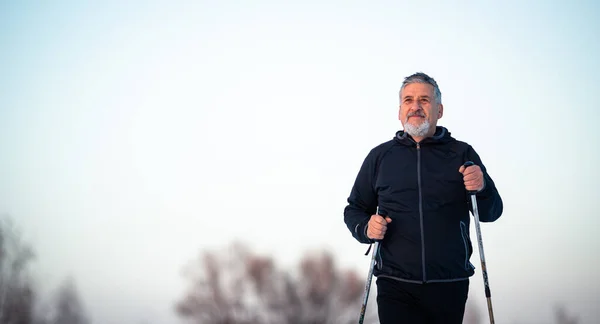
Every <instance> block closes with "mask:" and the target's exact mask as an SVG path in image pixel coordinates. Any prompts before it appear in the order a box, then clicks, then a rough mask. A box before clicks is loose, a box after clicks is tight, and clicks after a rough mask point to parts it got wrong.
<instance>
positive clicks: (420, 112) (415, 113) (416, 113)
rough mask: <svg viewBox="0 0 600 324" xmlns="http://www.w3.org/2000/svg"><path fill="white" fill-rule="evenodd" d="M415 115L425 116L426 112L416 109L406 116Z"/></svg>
mask: <svg viewBox="0 0 600 324" xmlns="http://www.w3.org/2000/svg"><path fill="white" fill-rule="evenodd" d="M413 116H417V117H425V114H424V113H423V112H422V111H414V112H411V113H408V115H407V116H406V118H408V117H413Z"/></svg>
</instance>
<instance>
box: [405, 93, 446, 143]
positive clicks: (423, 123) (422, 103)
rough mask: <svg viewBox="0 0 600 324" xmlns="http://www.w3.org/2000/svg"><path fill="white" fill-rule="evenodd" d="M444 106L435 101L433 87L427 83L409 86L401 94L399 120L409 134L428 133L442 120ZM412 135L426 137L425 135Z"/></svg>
mask: <svg viewBox="0 0 600 324" xmlns="http://www.w3.org/2000/svg"><path fill="white" fill-rule="evenodd" d="M443 108H444V107H443V106H442V105H441V104H438V103H437V102H436V101H435V96H434V92H433V86H432V85H430V84H425V83H411V84H408V85H407V86H406V87H405V88H404V89H403V90H402V93H401V97H400V110H399V112H398V118H399V119H400V122H401V123H402V126H404V129H405V130H407V132H408V133H409V134H411V131H412V130H414V131H413V132H417V133H418V132H421V133H423V132H424V133H428V132H429V130H431V129H432V128H433V129H435V126H436V125H437V120H438V119H439V118H442V115H443ZM421 133H419V134H411V135H413V136H425V134H421Z"/></svg>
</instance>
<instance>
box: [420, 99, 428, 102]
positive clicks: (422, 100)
mask: <svg viewBox="0 0 600 324" xmlns="http://www.w3.org/2000/svg"><path fill="white" fill-rule="evenodd" d="M421 102H429V99H421Z"/></svg>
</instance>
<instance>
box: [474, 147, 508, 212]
mask: <svg viewBox="0 0 600 324" xmlns="http://www.w3.org/2000/svg"><path fill="white" fill-rule="evenodd" d="M467 159H468V160H469V161H473V162H474V163H475V164H476V165H478V166H479V167H480V168H481V171H482V172H483V180H484V185H483V189H481V190H480V191H479V192H477V194H476V197H477V208H478V210H479V220H480V221H481V222H493V221H495V220H497V219H498V218H500V216H501V215H502V210H503V203H502V198H501V197H500V193H499V192H498V189H497V188H496V185H495V184H494V180H492V178H491V177H490V175H489V173H488V172H487V169H486V167H485V166H484V165H483V162H481V158H480V157H479V155H478V154H477V152H475V149H473V147H471V146H469V149H468V150H467ZM468 201H469V209H470V210H471V212H473V206H471V200H470V199H469V200H468Z"/></svg>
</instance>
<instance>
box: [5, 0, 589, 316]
mask: <svg viewBox="0 0 600 324" xmlns="http://www.w3.org/2000/svg"><path fill="white" fill-rule="evenodd" d="M599 14H600V8H599V5H598V4H595V3H593V1H573V2H569V3H567V2H564V1H560V2H559V1H536V2H533V1H495V2H494V3H493V4H488V5H484V4H479V3H475V2H466V1H461V2H456V4H454V5H450V4H448V2H445V1H418V2H417V1H415V2H410V3H409V2H406V1H353V0H351V1H314V2H310V1H298V2H297V4H282V3H281V2H279V1H253V2H250V1H239V2H234V1H213V2H211V1H193V2H192V1H190V2H189V3H188V2H183V1H168V2H167V1H163V2H159V1H150V2H148V1H126V2H124V1H102V2H100V1H98V2H96V3H87V4H84V2H81V1H61V2H58V1H54V2H53V4H49V2H46V3H43V4H40V3H37V2H35V3H34V2H33V1H12V3H8V1H4V2H2V3H1V4H0V72H1V73H0V179H1V180H0V213H3V214H7V215H10V216H11V217H12V218H13V219H15V220H16V221H17V224H18V225H19V226H20V227H21V228H22V229H23V232H24V233H25V235H26V238H27V239H28V240H29V241H30V242H31V243H32V244H33V245H34V247H35V249H36V251H37V254H38V261H37V263H36V268H35V270H36V274H37V276H38V278H39V280H40V281H42V282H43V285H42V286H43V287H44V289H48V288H51V287H53V286H54V285H56V284H57V283H58V282H59V281H60V280H61V279H62V278H63V277H65V276H67V275H69V274H72V275H73V276H74V278H75V279H76V280H77V284H78V287H79V288H80V290H81V294H82V297H83V298H84V302H85V304H86V306H87V308H88V309H89V311H90V315H91V317H92V318H93V319H94V321H95V322H96V323H107V324H111V323H115V324H117V323H139V321H140V320H149V323H173V322H174V321H175V320H176V317H175V315H174V313H173V308H172V305H173V303H174V301H175V300H176V299H178V298H179V297H181V295H182V293H183V289H184V286H183V284H184V281H183V278H182V277H181V269H182V268H183V266H184V265H185V264H187V263H188V262H189V261H190V260H192V259H193V258H195V257H196V256H197V255H198V253H199V252H200V250H201V249H208V248H219V247H224V246H226V245H227V244H229V243H230V242H231V241H232V240H234V239H238V240H242V241H244V242H248V243H249V245H250V246H251V247H253V248H255V249H256V250H257V251H258V252H261V253H269V254H272V255H274V256H276V257H277V258H278V260H279V262H281V265H282V266H286V267H291V266H292V265H293V264H294V262H296V261H297V260H298V258H299V257H300V256H301V254H302V253H303V252H304V251H305V250H308V249H318V248H329V249H331V250H332V251H334V252H335V254H336V256H337V257H338V259H337V261H338V262H339V264H340V266H344V267H351V268H355V269H356V270H358V271H360V272H361V274H363V273H364V275H365V276H366V274H367V270H368V266H369V261H370V260H369V257H366V256H364V252H365V248H366V247H365V246H363V245H360V244H359V243H358V242H356V241H355V240H354V239H353V238H352V236H351V234H350V232H349V231H348V230H347V228H346V226H345V224H344V222H343V208H344V206H345V204H346V198H347V197H348V194H349V192H350V189H351V185H352V183H353V181H354V178H355V176H356V173H357V172H358V169H359V167H360V164H361V163H362V161H363V159H364V157H365V156H366V154H367V153H368V151H369V150H370V149H371V148H372V147H374V146H376V145H378V144H379V143H381V142H384V141H387V140H389V139H391V138H392V137H393V136H394V133H395V132H396V131H397V130H399V129H401V125H400V122H399V121H398V120H397V107H398V89H399V87H400V84H401V82H402V79H403V78H404V77H405V76H407V75H409V74H412V73H414V72H417V71H422V72H425V73H428V74H430V75H431V76H433V77H434V78H435V79H436V80H437V81H438V84H439V85H440V87H441V92H442V100H443V103H444V106H445V110H444V117H443V118H442V119H441V120H440V124H441V125H443V126H446V127H448V128H449V130H450V131H451V132H452V135H453V136H455V137H456V138H458V139H460V140H463V141H466V142H469V143H470V144H472V145H473V146H474V147H475V149H476V150H477V152H478V153H479V154H480V156H481V157H482V159H483V162H484V163H485V164H486V167H487V168H488V169H489V172H490V175H491V176H492V177H493V179H494V180H495V181H496V184H497V187H498V189H499V191H500V194H501V195H502V198H503V200H504V215H503V216H502V218H501V219H500V220H498V221H497V222H496V223H493V224H483V225H482V231H483V240H484V245H485V255H486V258H487V261H488V268H489V269H488V271H489V280H490V286H491V289H492V294H493V301H494V307H495V313H496V319H497V321H498V322H502V323H513V322H515V321H517V320H518V321H520V322H519V323H539V322H540V321H539V320H540V319H541V320H542V321H545V322H549V321H550V320H551V316H552V306H553V305H554V304H555V303H557V302H562V303H564V304H565V305H566V306H567V307H568V309H570V310H571V311H573V312H574V313H577V314H579V316H580V317H581V318H582V319H583V320H584V321H583V323H592V322H593V321H594V320H595V319H597V318H599V317H600V311H599V309H598V307H597V305H598V301H599V300H600V279H599V276H598V273H600V262H599V261H598V256H599V252H600V239H599V238H598V234H597V231H598V228H600V213H599V212H598V210H599V208H600V199H599V198H600V195H599V194H598V192H599V190H598V187H597V184H598V183H599V182H600V174H599V172H598V171H597V165H598V164H599V163H600V153H598V150H599V148H600V139H599V136H598V132H597V130H595V129H593V127H594V125H595V124H596V123H597V118H598V117H599V114H598V103H597V99H596V98H595V97H594V93H597V91H598V89H597V87H598V85H599V84H600V77H599V73H600V63H599V61H600V60H599V59H598V58H599V57H600V40H599V39H598V33H599V32H600V23H599V22H598V21H600V20H599V19H598V17H599ZM474 231H475V229H474V227H473V226H472V228H471V233H472V237H473V238H475V234H474V233H475V232H474ZM473 243H474V247H475V248H476V242H475V241H474V242H473ZM471 262H472V263H473V264H474V265H475V266H476V267H477V272H476V274H475V276H474V277H473V279H472V286H471V287H472V289H471V299H472V300H474V301H476V302H478V303H479V304H480V305H481V307H482V309H483V310H484V311H485V308H484V307H485V298H484V295H483V288H482V286H483V285H482V278H481V272H480V264H479V256H478V254H477V251H476V252H475V254H474V255H473V258H472V259H471ZM117 289H120V290H121V292H119V293H117V292H116V290H117ZM358 311H359V310H357V315H358ZM371 311H373V310H371ZM483 314H484V315H485V313H483Z"/></svg>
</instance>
